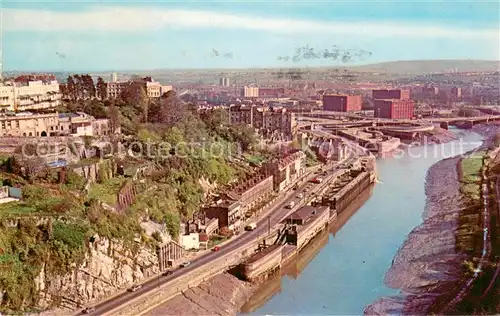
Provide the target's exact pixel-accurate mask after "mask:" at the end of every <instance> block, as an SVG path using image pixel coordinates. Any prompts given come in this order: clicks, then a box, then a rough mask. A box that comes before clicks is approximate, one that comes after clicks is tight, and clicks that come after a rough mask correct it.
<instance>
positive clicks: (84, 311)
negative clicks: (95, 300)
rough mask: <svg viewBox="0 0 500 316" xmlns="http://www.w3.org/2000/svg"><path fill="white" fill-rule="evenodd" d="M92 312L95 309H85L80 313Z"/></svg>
mask: <svg viewBox="0 0 500 316" xmlns="http://www.w3.org/2000/svg"><path fill="white" fill-rule="evenodd" d="M93 311H95V307H87V308H86V309H84V310H83V311H82V313H84V314H90V313H92V312H93Z"/></svg>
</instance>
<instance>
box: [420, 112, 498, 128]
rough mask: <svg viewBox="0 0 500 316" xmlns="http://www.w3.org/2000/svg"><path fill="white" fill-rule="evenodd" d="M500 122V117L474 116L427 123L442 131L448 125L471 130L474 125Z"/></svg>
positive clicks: (439, 119) (434, 120)
mask: <svg viewBox="0 0 500 316" xmlns="http://www.w3.org/2000/svg"><path fill="white" fill-rule="evenodd" d="M496 121H500V115H488V116H475V117H453V118H438V119H431V120H429V122H431V123H433V124H436V123H439V126H440V127H441V128H443V129H448V127H449V126H450V125H460V127H462V128H472V126H474V125H475V124H481V123H488V122H496Z"/></svg>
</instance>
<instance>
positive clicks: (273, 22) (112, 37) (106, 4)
mask: <svg viewBox="0 0 500 316" xmlns="http://www.w3.org/2000/svg"><path fill="white" fill-rule="evenodd" d="M0 2H1V5H2V11H1V12H2V15H1V19H2V26H3V32H2V35H3V36H2V37H3V67H4V70H20V71H120V70H152V69H165V68H250V67H304V66H306V67H314V66H320V65H321V66H338V65H354V64H369V63H377V62H385V61H396V60H423V59H480V60H499V59H500V57H499V54H500V53H499V45H500V44H499V36H500V35H499V14H500V8H499V2H498V1H489V0H472V1H460V0H448V1H445V0H436V1H423V0H420V1H412V0H407V1H384V0H377V1H370V0H364V1H356V0H350V1H334V0H331V1H319V0H316V1H314V0H309V1H307V0H306V1H297V0H288V1H281V0H275V1H271V0H267V1H258V0H254V1H250V0H248V1H238V0H232V1H211V0H205V1H201V0H200V1H189V0H184V1H165V0H163V1H160V0H156V1H155V0H149V1H148V0H144V1H137V0H135V1H126V0H121V1H118V0H115V1H110V0H108V1H106V0H79V1H77V0H60V1H58V0H31V1H28V0H0ZM304 46H307V47H309V48H312V49H314V51H316V52H323V51H325V50H328V51H331V50H332V49H333V47H337V48H340V49H341V50H343V51H352V52H354V51H364V52H365V53H364V54H362V55H360V56H356V57H355V58H353V59H351V60H350V61H349V62H347V63H342V62H341V61H339V60H334V59H332V58H323V57H318V58H311V59H302V60H295V61H294V60H292V59H288V60H287V59H286V58H285V59H283V58H279V57H280V56H281V57H283V56H293V55H294V54H295V51H296V49H297V48H300V47H304Z"/></svg>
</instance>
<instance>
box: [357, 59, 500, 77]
mask: <svg viewBox="0 0 500 316" xmlns="http://www.w3.org/2000/svg"><path fill="white" fill-rule="evenodd" d="M348 68H349V69H350V70H353V71H361V72H365V71H366V72H383V73H394V74H424V73H442V72H453V71H457V72H474V71H479V72H481V71H498V70H499V69H500V61H498V60H496V61H494V60H406V61H404V60H402V61H391V62H385V63H377V64H370V65H362V66H354V67H348Z"/></svg>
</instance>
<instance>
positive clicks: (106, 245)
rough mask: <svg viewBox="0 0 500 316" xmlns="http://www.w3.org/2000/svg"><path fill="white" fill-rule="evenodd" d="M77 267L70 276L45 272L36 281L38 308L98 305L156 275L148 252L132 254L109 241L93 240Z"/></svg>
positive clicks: (153, 257)
mask: <svg viewBox="0 0 500 316" xmlns="http://www.w3.org/2000/svg"><path fill="white" fill-rule="evenodd" d="M89 248H90V250H89V252H88V253H87V254H86V257H85V259H84V260H83V262H82V263H81V264H80V265H75V266H74V268H73V269H72V272H70V273H68V274H66V275H61V276H57V275H56V276H54V275H48V274H47V273H46V271H45V269H44V268H42V271H41V272H40V274H39V275H38V277H37V278H36V279H35V284H36V287H37V289H38V290H39V291H40V293H41V300H40V303H39V305H40V307H42V308H47V307H49V306H51V303H52V302H54V301H55V302H60V307H61V308H66V309H74V308H78V307H79V306H83V305H87V304H89V303H94V302H97V301H99V300H101V299H103V298H105V297H106V296H109V295H112V294H114V293H116V292H117V291H119V290H123V289H125V288H127V287H129V286H131V285H132V284H134V283H136V282H139V281H141V280H144V279H145V278H148V277H150V276H152V275H153V274H154V273H157V272H158V258H157V256H156V254H155V253H154V252H153V251H152V250H151V249H148V248H145V247H142V246H139V245H137V247H136V248H137V250H136V251H132V250H131V249H130V248H131V247H126V246H124V245H121V244H117V243H115V242H110V241H109V240H108V239H104V238H99V237H96V238H95V240H94V242H93V243H91V244H90V247H89Z"/></svg>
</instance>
